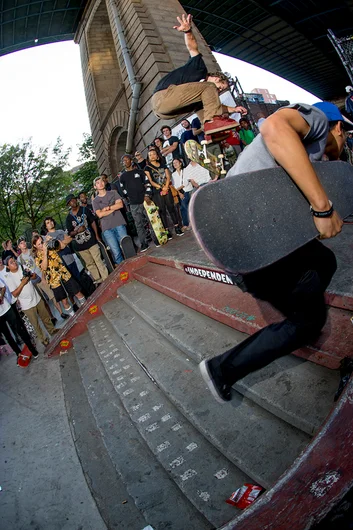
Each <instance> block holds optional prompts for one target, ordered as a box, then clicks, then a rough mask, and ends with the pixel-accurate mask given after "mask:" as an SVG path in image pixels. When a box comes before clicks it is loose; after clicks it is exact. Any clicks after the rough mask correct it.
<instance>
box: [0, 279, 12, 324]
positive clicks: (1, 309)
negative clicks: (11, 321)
mask: <svg viewBox="0 0 353 530" xmlns="http://www.w3.org/2000/svg"><path fill="white" fill-rule="evenodd" d="M3 287H6V285H5V282H4V281H3V280H2V279H1V278H0V288H1V289H2V288H3ZM10 307H11V306H10V304H9V302H8V300H7V298H6V295H5V297H4V299H3V303H2V304H0V317H2V315H4V314H5V313H7V311H8V310H9V309H10Z"/></svg>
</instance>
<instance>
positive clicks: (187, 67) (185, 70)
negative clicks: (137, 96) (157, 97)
mask: <svg viewBox="0 0 353 530" xmlns="http://www.w3.org/2000/svg"><path fill="white" fill-rule="evenodd" d="M206 76H207V67H206V65H205V62H204V60H203V58H202V55H201V53H199V54H198V55H195V57H190V59H189V60H188V62H187V63H186V64H184V66H180V68H176V69H175V70H173V71H172V72H170V73H169V74H167V75H166V76H164V77H163V79H161V80H160V81H159V83H158V84H157V86H156V88H155V89H154V93H156V92H159V91H160V90H165V89H166V88H168V87H169V86H170V85H183V84H184V83H197V82H198V81H201V79H205V78H206Z"/></svg>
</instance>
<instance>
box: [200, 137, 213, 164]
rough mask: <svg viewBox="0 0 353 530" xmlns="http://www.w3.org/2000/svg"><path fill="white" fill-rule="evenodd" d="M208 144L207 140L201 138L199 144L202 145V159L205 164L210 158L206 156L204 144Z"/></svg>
mask: <svg viewBox="0 0 353 530" xmlns="http://www.w3.org/2000/svg"><path fill="white" fill-rule="evenodd" d="M208 144H209V142H208V141H207V140H201V145H202V146H203V161H204V162H205V164H210V163H211V160H210V159H209V158H207V149H206V146H207V145H208Z"/></svg>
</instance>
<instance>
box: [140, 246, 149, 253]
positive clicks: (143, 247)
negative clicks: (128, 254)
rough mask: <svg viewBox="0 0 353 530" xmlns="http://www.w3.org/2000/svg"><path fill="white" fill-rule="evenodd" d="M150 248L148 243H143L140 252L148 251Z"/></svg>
mask: <svg viewBox="0 0 353 530" xmlns="http://www.w3.org/2000/svg"><path fill="white" fill-rule="evenodd" d="M146 250H148V245H141V248H140V252H146Z"/></svg>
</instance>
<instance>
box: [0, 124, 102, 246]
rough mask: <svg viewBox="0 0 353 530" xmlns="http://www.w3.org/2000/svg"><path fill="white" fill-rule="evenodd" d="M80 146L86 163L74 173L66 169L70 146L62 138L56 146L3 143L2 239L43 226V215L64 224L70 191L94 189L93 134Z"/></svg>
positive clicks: (0, 164) (0, 174)
mask: <svg viewBox="0 0 353 530" xmlns="http://www.w3.org/2000/svg"><path fill="white" fill-rule="evenodd" d="M83 137H84V140H83V143H82V145H80V146H78V147H79V152H80V160H82V161H83V162H84V163H83V164H82V166H81V167H80V168H79V169H78V171H76V172H75V173H74V174H73V173H72V172H71V171H65V168H66V167H67V164H68V157H69V154H70V150H69V149H65V148H64V145H63V142H62V140H61V138H58V139H57V141H56V143H55V145H54V147H52V148H50V147H36V146H34V145H33V144H32V141H31V140H27V141H25V142H22V143H19V144H17V145H9V144H4V145H2V146H0V211H1V216H0V239H1V240H2V241H4V240H5V239H9V238H10V239H12V240H13V241H16V239H17V238H18V237H19V236H20V235H22V234H24V233H26V234H27V235H28V237H30V235H31V232H32V230H33V229H40V227H41V224H42V222H43V219H44V218H45V217H46V216H52V217H54V218H55V219H56V221H57V223H58V225H61V226H63V227H64V226H65V220H66V216H67V211H68V208H67V205H66V203H65V197H66V196H67V195H68V194H69V193H78V192H79V191H81V190H82V189H83V190H86V191H89V190H90V189H92V181H93V179H94V178H95V177H96V176H98V168H97V162H96V160H95V153H94V148H93V141H92V137H91V136H90V135H89V134H84V135H83Z"/></svg>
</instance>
